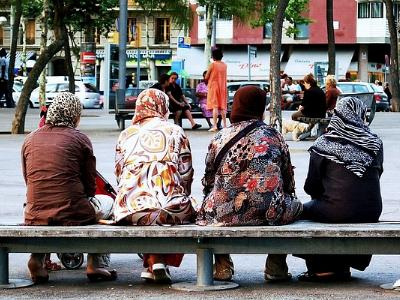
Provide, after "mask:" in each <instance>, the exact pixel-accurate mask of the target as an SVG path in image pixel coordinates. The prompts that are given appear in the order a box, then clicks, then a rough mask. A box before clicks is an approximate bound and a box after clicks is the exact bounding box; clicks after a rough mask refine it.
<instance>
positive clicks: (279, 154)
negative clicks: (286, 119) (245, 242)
mask: <svg viewBox="0 0 400 300" xmlns="http://www.w3.org/2000/svg"><path fill="white" fill-rule="evenodd" d="M265 106H266V93H265V91H263V90H261V89H260V88H258V87H255V86H246V87H242V88H240V89H239V90H238V91H237V92H236V93H235V96H234V101H233V107H232V113H231V123H232V125H231V126H230V127H228V128H227V129H224V130H222V131H220V132H219V133H217V135H216V136H215V137H214V139H213V140H212V141H211V143H210V145H209V147H208V154H207V158H206V170H205V176H204V178H203V186H204V190H203V192H204V196H205V199H204V202H203V204H202V206H201V209H200V211H199V214H198V218H197V224H198V225H214V226H215V225H217V226H218V225H219V226H249V225H250V226H251V225H253V226H258V225H283V224H288V223H291V222H293V221H295V220H296V219H297V218H298V217H299V215H300V213H301V212H302V204H301V203H300V202H299V201H297V200H296V199H295V197H294V192H295V190H294V188H295V182H294V173H293V166H292V164H291V162H290V154H289V149H288V147H287V145H286V143H285V141H284V138H283V136H282V135H281V134H280V133H279V132H278V131H277V130H275V129H274V128H273V127H271V126H269V125H267V124H265V123H264V122H263V120H264V113H265ZM233 273H234V271H233V262H232V260H231V258H230V255H229V254H218V255H217V254H216V255H215V272H214V279H215V280H222V281H225V280H231V279H232V275H233ZM290 278H291V275H290V273H288V267H287V265H286V254H284V255H268V258H267V262H266V267H265V279H266V280H271V281H274V280H275V281H277V280H288V279H290Z"/></svg>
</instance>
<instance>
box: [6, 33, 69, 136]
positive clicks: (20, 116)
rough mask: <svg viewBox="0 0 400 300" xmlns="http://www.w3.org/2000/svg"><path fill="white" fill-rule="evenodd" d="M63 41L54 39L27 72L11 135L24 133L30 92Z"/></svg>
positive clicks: (62, 44) (60, 47)
mask: <svg viewBox="0 0 400 300" xmlns="http://www.w3.org/2000/svg"><path fill="white" fill-rule="evenodd" d="M64 43H65V42H64V39H56V40H55V41H54V42H53V43H51V44H50V45H49V46H48V47H47V49H46V50H45V51H44V52H43V53H41V54H40V56H39V58H38V59H37V61H36V63H35V65H34V66H33V68H32V71H30V72H29V76H28V79H27V80H26V81H25V84H24V87H23V89H22V91H21V96H20V98H19V101H18V104H17V108H16V110H15V116H14V120H13V123H12V129H11V133H13V134H23V133H24V131H25V115H26V110H27V109H28V101H29V97H30V95H31V93H32V91H33V90H34V89H35V87H36V82H37V80H38V78H39V76H40V73H42V71H43V69H44V68H45V67H46V65H47V64H48V62H49V61H50V60H51V59H52V57H53V56H54V55H55V54H56V53H57V52H59V51H60V50H61V49H62V47H63V46H64Z"/></svg>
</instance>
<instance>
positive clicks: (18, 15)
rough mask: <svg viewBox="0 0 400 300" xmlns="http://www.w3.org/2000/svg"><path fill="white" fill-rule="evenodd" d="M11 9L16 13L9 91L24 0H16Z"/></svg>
mask: <svg viewBox="0 0 400 300" xmlns="http://www.w3.org/2000/svg"><path fill="white" fill-rule="evenodd" d="M11 10H12V13H14V18H13V19H14V22H13V24H12V32H11V49H10V64H9V67H8V90H9V91H12V88H13V85H14V68H15V57H16V54H17V46H18V33H19V26H20V23H21V16H22V0H15V1H14V4H13V6H12V8H11Z"/></svg>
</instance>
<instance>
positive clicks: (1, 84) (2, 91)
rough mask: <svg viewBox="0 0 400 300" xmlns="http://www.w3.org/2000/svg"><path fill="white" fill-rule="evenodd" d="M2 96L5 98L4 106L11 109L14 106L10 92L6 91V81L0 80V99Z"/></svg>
mask: <svg viewBox="0 0 400 300" xmlns="http://www.w3.org/2000/svg"><path fill="white" fill-rule="evenodd" d="M3 95H4V96H5V98H6V106H7V107H9V108H12V107H14V106H15V103H14V100H13V98H12V94H11V92H10V91H9V90H8V81H7V80H0V99H1V98H3Z"/></svg>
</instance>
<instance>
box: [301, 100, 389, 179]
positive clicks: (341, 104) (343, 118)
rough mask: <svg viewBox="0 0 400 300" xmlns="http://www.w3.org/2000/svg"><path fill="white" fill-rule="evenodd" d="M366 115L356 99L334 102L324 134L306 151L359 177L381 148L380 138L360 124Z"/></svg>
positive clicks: (362, 106) (364, 109)
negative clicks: (334, 106)
mask: <svg viewBox="0 0 400 300" xmlns="http://www.w3.org/2000/svg"><path fill="white" fill-rule="evenodd" d="M366 112H367V107H366V106H365V105H364V103H363V102H362V101H361V100H359V99H358V98H355V97H345V98H343V99H341V100H340V101H338V102H337V105H336V108H335V111H334V114H333V116H332V119H331V121H330V123H329V126H328V132H327V133H326V134H324V135H322V136H321V137H319V138H318V139H317V140H316V141H315V143H314V145H313V146H312V147H311V148H310V149H309V151H310V152H315V153H317V154H319V155H321V156H323V157H326V158H327V159H329V160H331V161H334V162H336V163H338V164H342V165H344V166H345V167H346V168H347V169H348V170H350V171H351V172H353V173H354V174H356V175H357V176H358V177H362V176H363V175H364V172H365V170H366V169H367V168H368V167H369V166H371V165H372V163H373V161H374V159H375V158H376V156H377V154H378V152H379V150H380V148H381V147H382V141H381V139H380V138H379V137H378V136H377V135H376V134H373V133H372V132H371V131H370V129H369V127H368V126H367V125H366V124H365V123H364V120H365V116H366Z"/></svg>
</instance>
